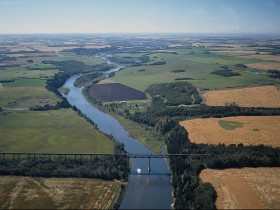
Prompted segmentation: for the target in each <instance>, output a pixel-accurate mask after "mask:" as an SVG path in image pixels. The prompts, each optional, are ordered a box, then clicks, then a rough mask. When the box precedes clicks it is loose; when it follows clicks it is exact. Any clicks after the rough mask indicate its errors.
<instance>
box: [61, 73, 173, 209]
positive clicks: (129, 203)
mask: <svg viewBox="0 0 280 210" xmlns="http://www.w3.org/2000/svg"><path fill="white" fill-rule="evenodd" d="M76 78H77V76H72V77H71V78H70V79H68V80H67V81H66V83H65V84H64V86H63V87H66V88H70V89H71V91H70V92H69V94H68V95H64V97H66V98H67V100H68V101H69V103H70V104H71V105H75V106H76V107H77V108H78V109H79V110H80V111H81V112H82V113H83V114H85V115H86V116H88V117H89V118H90V119H91V120H92V121H93V122H94V123H95V124H97V126H98V128H99V129H100V131H102V132H104V133H106V134H111V135H113V136H114V138H115V139H116V140H117V141H119V142H122V143H124V145H125V150H126V151H127V152H128V153H134V154H154V152H153V151H151V150H149V149H148V148H146V147H144V146H143V145H142V144H141V143H139V142H138V141H137V140H135V139H133V138H131V137H130V136H129V134H128V132H127V131H126V130H125V129H124V127H123V126H122V125H121V124H120V123H119V122H118V121H117V120H116V119H115V118H113V117H112V116H110V115H109V114H106V113H104V112H102V111H100V110H98V109H97V108H95V107H94V106H92V105H91V104H90V103H89V102H88V101H87V100H86V99H85V97H84V96H83V94H82V89H81V88H77V87H74V82H75V80H76ZM131 163H132V164H131V174H130V180H129V184H128V188H127V191H126V194H125V197H124V199H123V202H122V204H121V207H120V208H121V209H170V208H171V204H172V203H173V197H172V188H171V185H170V176H169V175H168V174H169V169H168V167H167V163H166V160H165V159H161V158H156V159H151V171H150V172H149V171H148V164H149V163H148V159H145V158H143V159H141V158H140V159H137V158H132V159H131ZM137 169H141V173H140V174H138V173H137Z"/></svg>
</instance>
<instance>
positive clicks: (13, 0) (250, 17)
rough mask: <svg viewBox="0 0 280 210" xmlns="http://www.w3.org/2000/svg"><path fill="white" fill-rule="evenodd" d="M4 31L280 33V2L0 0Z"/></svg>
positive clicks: (240, 0) (229, 0)
mask: <svg viewBox="0 0 280 210" xmlns="http://www.w3.org/2000/svg"><path fill="white" fill-rule="evenodd" d="M4 33H276V34H280V0H0V34H4Z"/></svg>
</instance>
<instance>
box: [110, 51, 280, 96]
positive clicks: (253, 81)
mask: <svg viewBox="0 0 280 210" xmlns="http://www.w3.org/2000/svg"><path fill="white" fill-rule="evenodd" d="M180 51H184V52H186V51H187V50H186V51H185V50H183V49H180ZM149 56H150V58H153V57H157V58H158V59H164V60H165V61H166V64H165V65H153V66H147V65H144V66H137V67H127V68H125V69H123V70H122V71H119V72H117V73H116V74H115V76H114V77H111V78H110V79H111V80H113V81H114V82H118V83H121V84H124V85H127V86H129V87H132V88H135V89H137V90H141V91H144V90H146V89H147V88H148V87H149V86H150V85H152V84H159V83H167V82H174V81H176V79H180V78H192V79H191V80H188V82H190V83H192V84H193V85H195V86H196V87H197V88H199V89H210V90H215V89H225V88H229V87H230V88H235V87H243V86H256V85H264V84H275V85H278V86H280V82H279V81H277V80H275V79H273V78H270V77H267V76H265V75H257V74H253V73H250V72H246V71H244V70H240V69H239V70H238V69H236V68H233V69H234V71H236V72H238V73H240V74H241V75H240V76H235V77H223V76H220V75H215V74H212V72H213V71H216V70H219V69H221V68H220V66H221V65H226V66H229V68H232V66H230V65H235V64H240V63H245V64H247V63H257V62H262V61H261V60H258V59H253V60H251V59H241V58H238V57H228V56H218V55H211V56H209V55H206V54H201V52H200V51H198V54H195V55H189V54H185V53H180V54H178V55H174V54H168V53H161V54H159V53H158V54H150V55H149ZM141 69H145V71H139V70H141ZM174 70H185V71H183V72H178V73H174V72H173V71H174Z"/></svg>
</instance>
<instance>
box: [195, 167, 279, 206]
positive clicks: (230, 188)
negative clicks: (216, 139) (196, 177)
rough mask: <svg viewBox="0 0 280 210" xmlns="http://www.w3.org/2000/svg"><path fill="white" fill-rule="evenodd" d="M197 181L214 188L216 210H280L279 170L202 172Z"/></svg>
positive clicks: (252, 169)
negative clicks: (208, 183)
mask: <svg viewBox="0 0 280 210" xmlns="http://www.w3.org/2000/svg"><path fill="white" fill-rule="evenodd" d="M200 177H201V179H202V180H203V181H204V182H210V183H211V184H212V185H213V187H214V188H215V190H216V192H217V195H218V197H217V200H216V207H217V208H218V209H279V208H280V200H279V198H280V168H242V169H225V170H213V169H205V170H203V171H202V172H201V174H200Z"/></svg>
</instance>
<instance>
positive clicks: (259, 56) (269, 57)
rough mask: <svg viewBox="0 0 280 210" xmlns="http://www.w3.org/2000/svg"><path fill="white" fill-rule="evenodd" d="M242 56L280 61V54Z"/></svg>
mask: <svg viewBox="0 0 280 210" xmlns="http://www.w3.org/2000/svg"><path fill="white" fill-rule="evenodd" d="M240 57H241V58H256V59H260V60H265V61H276V62H280V56H276V55H262V54H256V55H245V56H240Z"/></svg>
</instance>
